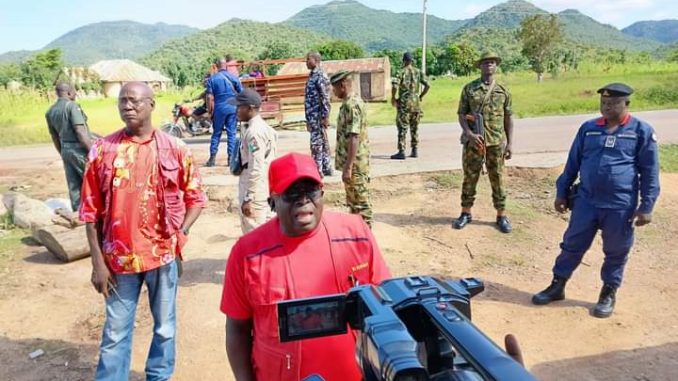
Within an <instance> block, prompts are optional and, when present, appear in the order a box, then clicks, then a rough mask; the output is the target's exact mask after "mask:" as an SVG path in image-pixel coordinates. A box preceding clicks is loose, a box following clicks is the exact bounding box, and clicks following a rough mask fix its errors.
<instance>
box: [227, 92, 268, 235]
mask: <svg viewBox="0 0 678 381" xmlns="http://www.w3.org/2000/svg"><path fill="white" fill-rule="evenodd" d="M229 103H231V104H233V105H235V106H237V107H238V109H237V111H236V114H237V116H238V120H239V121H241V122H244V125H243V127H244V128H243V130H242V131H241V136H240V147H238V149H239V150H240V156H241V163H242V166H243V171H242V173H241V174H240V181H239V183H238V201H239V202H240V227H241V229H242V232H243V234H246V233H248V232H250V231H252V230H254V229H255V228H256V227H257V226H259V225H261V224H263V223H264V222H266V221H267V220H268V219H270V218H271V215H272V212H271V208H270V207H269V206H268V202H267V199H268V167H269V166H270V164H271V161H273V159H274V158H275V151H276V146H277V142H278V134H277V133H276V132H275V130H274V129H273V128H271V126H269V125H268V123H266V122H265V121H264V119H262V118H261V115H259V107H260V106H261V97H260V96H259V94H257V92H256V91H254V90H250V89H246V90H243V91H242V92H240V93H239V94H238V95H236V96H235V97H233V98H231V99H229Z"/></svg>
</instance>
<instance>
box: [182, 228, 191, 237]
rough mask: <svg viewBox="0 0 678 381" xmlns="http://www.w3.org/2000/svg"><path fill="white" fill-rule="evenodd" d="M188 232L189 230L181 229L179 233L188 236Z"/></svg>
mask: <svg viewBox="0 0 678 381" xmlns="http://www.w3.org/2000/svg"><path fill="white" fill-rule="evenodd" d="M189 231H190V229H189V228H181V232H182V233H184V235H188V233H189Z"/></svg>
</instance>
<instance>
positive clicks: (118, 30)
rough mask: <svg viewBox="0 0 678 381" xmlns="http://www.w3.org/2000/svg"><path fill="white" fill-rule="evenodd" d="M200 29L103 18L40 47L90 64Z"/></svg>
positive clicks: (5, 57) (10, 57) (14, 57)
mask: <svg viewBox="0 0 678 381" xmlns="http://www.w3.org/2000/svg"><path fill="white" fill-rule="evenodd" d="M197 31H198V29H196V28H191V27H187V26H183V25H168V24H164V23H157V24H152V25H151V24H142V23H138V22H134V21H110V22H100V23H95V24H89V25H85V26H82V27H80V28H77V29H74V30H72V31H70V32H68V33H66V34H64V35H63V36H61V37H59V38H57V39H56V40H54V41H52V42H50V43H49V44H47V45H46V46H45V47H44V48H43V49H40V50H46V49H53V48H60V49H61V51H62V53H63V57H64V61H65V62H66V63H68V64H72V65H90V64H93V63H95V62H97V61H99V60H103V59H113V58H129V59H137V58H139V57H141V56H144V55H146V54H148V53H149V52H151V51H152V50H153V49H155V48H157V47H158V46H160V45H162V44H163V43H165V42H167V41H169V40H172V39H175V38H178V37H183V36H186V35H189V34H192V33H195V32H197ZM32 53H35V52H28V54H25V53H19V54H17V52H8V53H5V54H2V55H0V62H18V61H21V60H22V59H25V58H26V57H27V56H28V55H30V54H32Z"/></svg>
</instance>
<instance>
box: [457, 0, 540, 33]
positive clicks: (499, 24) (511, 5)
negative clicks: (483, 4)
mask: <svg viewBox="0 0 678 381" xmlns="http://www.w3.org/2000/svg"><path fill="white" fill-rule="evenodd" d="M538 14H548V12H546V11H545V10H543V9H541V8H537V7H536V6H534V5H532V3H529V2H527V1H523V0H509V1H507V2H505V3H501V4H497V5H495V6H493V7H492V8H490V9H488V10H486V11H483V12H481V13H479V14H478V15H477V16H476V17H474V18H472V19H471V20H469V21H467V22H466V23H465V24H464V26H463V27H462V28H461V29H480V28H488V29H516V28H518V27H519V26H520V22H521V21H523V19H524V18H525V17H528V16H533V15H538Z"/></svg>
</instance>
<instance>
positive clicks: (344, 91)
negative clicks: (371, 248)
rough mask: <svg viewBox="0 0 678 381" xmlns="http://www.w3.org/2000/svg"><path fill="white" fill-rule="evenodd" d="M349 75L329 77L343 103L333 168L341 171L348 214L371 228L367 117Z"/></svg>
mask: <svg viewBox="0 0 678 381" xmlns="http://www.w3.org/2000/svg"><path fill="white" fill-rule="evenodd" d="M350 74H351V73H350V72H348V71H345V70H342V71H339V72H337V73H335V74H334V75H332V78H331V80H330V81H331V82H332V90H333V91H334V95H336V96H337V98H339V99H341V100H342V103H341V108H340V109H339V116H338V117H337V152H336V155H335V160H336V162H335V168H336V169H337V170H339V171H341V180H342V181H343V182H344V188H345V189H346V203H347V204H348V207H349V208H350V209H351V213H353V214H360V216H361V217H362V218H363V220H365V222H366V223H367V224H368V225H369V226H372V204H371V203H370V191H369V189H368V185H369V183H370V141H369V139H368V137H367V115H366V114H365V104H364V103H363V101H362V99H360V96H358V95H355V94H354V93H353V92H352V85H351V78H349V76H350Z"/></svg>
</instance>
